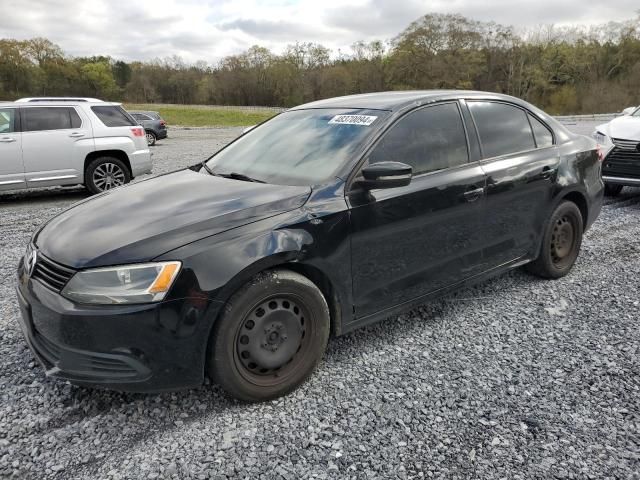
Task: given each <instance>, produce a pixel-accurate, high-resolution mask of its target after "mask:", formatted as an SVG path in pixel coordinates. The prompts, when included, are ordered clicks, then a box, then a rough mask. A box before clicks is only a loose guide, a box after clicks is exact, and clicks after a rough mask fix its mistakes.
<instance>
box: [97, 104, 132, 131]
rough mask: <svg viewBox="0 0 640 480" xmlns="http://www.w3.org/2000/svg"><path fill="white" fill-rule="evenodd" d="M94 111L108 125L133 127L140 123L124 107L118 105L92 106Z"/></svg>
mask: <svg viewBox="0 0 640 480" xmlns="http://www.w3.org/2000/svg"><path fill="white" fill-rule="evenodd" d="M91 110H93V113H95V114H96V116H97V117H98V118H99V119H100V121H101V122H102V123H104V125H105V126H106V127H133V126H136V125H138V124H137V123H136V121H135V120H134V119H133V118H131V115H129V114H128V113H127V112H125V111H124V109H123V108H122V107H119V106H117V105H106V106H99V107H91Z"/></svg>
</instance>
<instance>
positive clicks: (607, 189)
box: [604, 183, 622, 197]
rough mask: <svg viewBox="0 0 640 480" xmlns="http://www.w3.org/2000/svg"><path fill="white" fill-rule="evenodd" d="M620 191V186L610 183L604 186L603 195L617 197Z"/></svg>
mask: <svg viewBox="0 0 640 480" xmlns="http://www.w3.org/2000/svg"><path fill="white" fill-rule="evenodd" d="M621 191H622V185H615V184H612V183H605V184H604V195H605V196H606V197H617V196H618V195H620V192H621Z"/></svg>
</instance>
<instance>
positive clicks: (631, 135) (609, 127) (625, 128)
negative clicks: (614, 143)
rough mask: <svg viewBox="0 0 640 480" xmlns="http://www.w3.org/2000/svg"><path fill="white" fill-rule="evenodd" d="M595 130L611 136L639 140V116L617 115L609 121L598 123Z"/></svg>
mask: <svg viewBox="0 0 640 480" xmlns="http://www.w3.org/2000/svg"><path fill="white" fill-rule="evenodd" d="M597 130H598V131H600V132H602V133H604V134H605V135H607V136H609V137H611V138H620V139H623V140H638V141H639V142H640V117H630V116H624V117H618V118H616V119H613V120H611V121H610V122H609V123H605V124H604V125H599V126H598V127H597Z"/></svg>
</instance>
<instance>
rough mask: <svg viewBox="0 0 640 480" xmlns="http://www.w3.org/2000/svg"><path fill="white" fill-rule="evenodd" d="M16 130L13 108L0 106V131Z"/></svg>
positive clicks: (10, 131)
mask: <svg viewBox="0 0 640 480" xmlns="http://www.w3.org/2000/svg"><path fill="white" fill-rule="evenodd" d="M15 131H16V111H15V109H14V108H0V133H13V132H15Z"/></svg>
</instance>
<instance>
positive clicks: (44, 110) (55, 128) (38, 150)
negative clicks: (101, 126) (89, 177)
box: [21, 106, 94, 187]
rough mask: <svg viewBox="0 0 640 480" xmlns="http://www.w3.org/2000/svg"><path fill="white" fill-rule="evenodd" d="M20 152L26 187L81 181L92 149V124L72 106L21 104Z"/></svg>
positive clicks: (70, 183)
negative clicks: (27, 105) (22, 105)
mask: <svg viewBox="0 0 640 480" xmlns="http://www.w3.org/2000/svg"><path fill="white" fill-rule="evenodd" d="M21 111H22V153H23V158H24V168H25V176H26V180H27V185H28V186H29V187H44V186H49V185H73V184H76V183H81V182H82V170H83V168H84V160H85V158H86V157H87V155H88V154H89V153H90V152H92V151H93V150H94V143H93V132H92V130H91V124H90V123H89V121H88V119H87V118H86V117H85V115H84V114H83V113H82V111H81V110H79V109H76V108H75V107H73V106H38V107H31V106H29V107H21Z"/></svg>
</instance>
